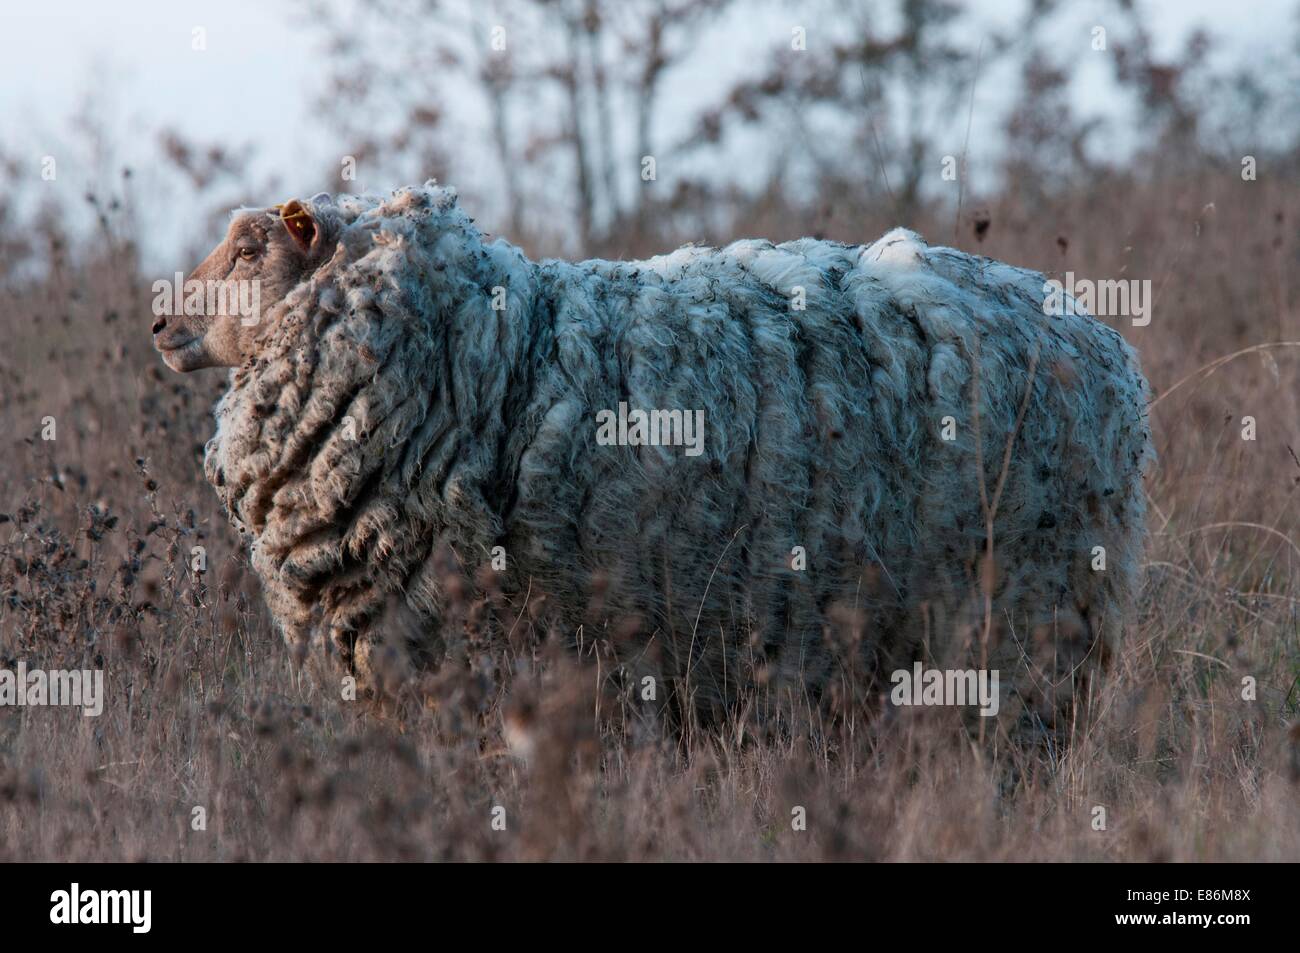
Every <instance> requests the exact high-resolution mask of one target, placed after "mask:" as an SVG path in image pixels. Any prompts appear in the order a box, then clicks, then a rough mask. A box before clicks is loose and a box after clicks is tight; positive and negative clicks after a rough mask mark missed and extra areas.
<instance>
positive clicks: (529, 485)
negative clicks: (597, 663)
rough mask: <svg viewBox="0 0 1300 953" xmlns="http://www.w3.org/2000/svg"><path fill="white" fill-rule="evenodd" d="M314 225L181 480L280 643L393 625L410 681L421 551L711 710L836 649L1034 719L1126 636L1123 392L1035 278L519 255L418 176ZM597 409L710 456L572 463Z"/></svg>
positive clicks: (341, 658) (790, 679)
mask: <svg viewBox="0 0 1300 953" xmlns="http://www.w3.org/2000/svg"><path fill="white" fill-rule="evenodd" d="M311 211H312V214H313V215H314V216H316V217H317V218H318V220H319V221H321V222H322V223H324V224H325V225H327V226H328V227H329V228H330V230H331V231H330V233H331V234H337V235H339V236H340V237H339V240H338V246H337V250H336V252H335V254H334V255H333V257H332V258H331V259H330V260H329V261H328V262H327V263H326V264H325V265H324V266H322V267H321V268H320V269H318V270H317V271H316V273H315V274H313V275H312V276H311V277H310V278H309V279H308V280H307V281H305V282H304V283H302V284H301V285H300V286H299V287H298V288H296V289H295V290H294V291H293V292H292V293H291V294H290V295H289V296H288V298H287V299H286V300H285V301H284V302H283V303H282V304H281V305H279V306H278V307H277V309H276V310H275V311H274V312H273V313H272V314H271V315H270V316H269V320H268V321H267V331H266V332H264V337H263V339H262V341H261V346H260V350H259V353H258V354H257V356H256V357H255V358H254V359H252V360H250V361H249V362H248V363H246V364H245V365H244V366H243V367H241V368H238V369H237V370H235V371H234V372H232V376H231V381H230V389H229V391H228V392H227V393H226V395H225V396H224V397H223V399H222V400H221V402H220V404H219V405H218V408H217V423H218V428H217V433H216V436H215V437H214V438H213V439H212V441H211V442H210V443H209V445H208V449H207V462H206V469H207V473H208V477H209V479H210V481H211V482H212V483H213V485H214V486H215V487H216V488H217V491H218V493H219V494H220V495H221V498H222V500H223V501H224V503H225V505H226V507H227V509H228V511H229V513H230V515H231V518H232V520H233V521H234V522H235V524H236V525H237V526H239V527H240V528H241V529H242V530H245V531H247V532H248V533H249V534H251V538H252V554H253V561H254V566H255V568H256V570H257V572H258V573H259V575H260V577H261V579H262V581H263V584H264V589H265V592H266V597H267V600H268V603H269V605H270V608H271V611H272V613H273V615H274V616H275V618H276V620H277V621H278V623H279V624H280V626H281V627H282V629H283V632H284V634H285V637H286V639H287V640H288V641H289V642H290V644H292V645H296V646H299V647H300V648H301V650H302V651H303V652H307V653H311V654H313V655H320V656H327V657H330V658H331V659H333V661H334V664H335V665H336V666H341V667H342V668H343V669H344V670H348V671H352V672H354V673H355V674H356V675H358V677H359V678H360V679H361V680H363V682H364V681H365V680H366V679H369V678H371V662H372V660H373V657H374V652H375V650H376V649H377V648H378V647H380V646H382V645H384V644H385V643H386V642H389V641H391V639H389V638H387V637H386V634H385V631H384V630H385V627H386V626H392V625H396V622H394V620H393V611H392V606H393V605H394V604H397V605H398V606H399V607H400V613H401V615H402V616H403V617H404V620H403V623H402V624H403V630H404V634H403V636H402V637H401V639H400V640H399V641H400V643H401V647H402V651H403V652H404V653H405V654H406V655H407V656H408V658H409V660H410V661H411V662H412V663H413V664H414V666H415V667H416V668H420V667H429V666H435V665H436V664H437V663H438V661H439V659H440V658H441V656H442V655H443V654H444V653H445V651H446V648H447V646H446V645H445V643H444V640H443V638H442V626H441V625H440V620H441V619H442V618H443V616H444V613H445V611H446V607H447V598H448V593H447V586H448V579H447V558H448V557H447V555H446V554H448V553H450V554H452V556H451V558H452V559H453V561H454V562H455V563H458V564H459V569H460V570H461V571H462V572H463V573H464V575H465V576H466V577H468V578H471V579H472V578H474V577H475V576H476V574H478V573H479V572H480V571H481V569H482V567H484V566H485V565H487V564H490V562H491V553H492V550H493V547H496V546H502V547H504V550H505V554H506V560H507V563H506V564H507V569H506V570H505V572H504V573H503V574H502V575H501V577H500V579H501V584H502V586H503V588H504V589H505V590H506V591H507V592H510V593H515V594H522V593H524V592H526V591H529V590H531V593H532V594H533V595H534V596H536V595H537V594H538V593H539V592H545V593H547V594H548V598H549V600H550V602H551V604H552V605H553V606H558V608H559V609H560V610H561V616H562V618H563V619H565V620H567V624H568V625H570V626H571V629H570V631H573V630H576V628H577V626H578V625H579V624H581V623H585V632H586V634H587V635H588V636H590V635H591V634H592V633H593V632H594V631H596V632H603V631H606V630H605V627H606V626H608V627H609V630H611V631H612V630H613V629H614V628H615V627H617V626H626V625H627V620H635V621H636V622H637V623H638V625H637V628H636V631H637V633H638V635H637V636H635V638H634V642H635V644H634V647H633V651H631V652H629V653H625V654H626V655H627V656H628V663H629V666H630V667H631V668H632V669H633V670H635V672H636V676H637V678H638V679H639V678H640V677H641V676H642V674H643V673H646V672H649V673H650V674H658V675H659V676H660V677H662V678H664V679H667V680H668V681H667V685H668V686H670V687H672V688H674V689H675V690H676V691H677V692H678V693H680V694H679V695H678V696H677V697H679V698H687V697H688V698H690V699H691V700H692V701H693V702H694V703H695V704H696V705H697V706H700V707H702V708H708V707H710V706H714V705H716V704H718V703H723V704H726V703H728V702H730V701H732V700H734V699H735V697H736V696H737V693H738V692H741V691H742V690H743V689H744V688H745V687H746V685H747V684H748V683H751V682H752V676H753V674H754V673H755V672H761V673H763V674H762V680H763V681H764V682H767V683H769V684H773V683H774V684H777V685H780V686H783V687H793V688H794V689H795V690H796V691H797V692H805V691H806V692H807V694H808V695H810V696H812V697H816V696H818V695H819V694H822V693H823V692H824V690H825V688H826V686H827V684H828V680H830V679H831V678H833V677H835V673H836V672H841V673H842V672H843V671H845V668H843V667H840V666H839V665H838V663H839V662H841V661H843V660H844V658H845V654H844V653H845V649H844V646H845V645H848V646H850V649H849V651H850V652H851V653H852V654H853V655H854V656H855V658H856V661H855V663H854V670H855V671H859V672H865V673H868V675H867V676H865V677H868V678H869V677H870V674H869V673H872V672H875V673H880V672H882V671H884V672H888V671H890V670H892V669H894V668H897V667H906V666H910V664H911V663H912V661H913V660H915V659H922V660H923V661H925V662H926V663H927V664H933V665H939V666H944V667H965V666H966V665H971V664H973V665H985V666H988V667H993V668H998V669H999V670H1000V677H1001V681H1002V687H1003V694H1004V696H1007V697H1012V696H1019V697H1021V698H1027V699H1028V698H1032V699H1035V700H1037V701H1040V702H1041V701H1042V700H1043V699H1046V701H1047V704H1046V710H1049V711H1050V710H1055V709H1056V707H1057V705H1058V704H1059V702H1060V698H1061V697H1065V698H1068V697H1069V695H1070V694H1072V692H1073V691H1074V690H1075V689H1076V688H1077V685H1078V682H1079V679H1080V677H1081V676H1082V675H1083V673H1086V672H1087V671H1090V670H1091V668H1092V666H1093V665H1094V664H1095V663H1098V662H1103V661H1104V660H1105V658H1106V656H1107V654H1108V652H1109V651H1111V650H1113V649H1115V648H1116V647H1117V645H1118V644H1119V641H1120V639H1121V635H1122V631H1123V627H1124V623H1125V618H1126V615H1127V614H1128V613H1129V612H1130V609H1131V605H1132V597H1133V593H1134V587H1135V583H1136V577H1137V572H1138V567H1139V563H1140V557H1141V551H1142V546H1143V538H1144V495H1143V488H1142V477H1143V473H1144V470H1145V468H1146V466H1147V464H1148V462H1149V460H1150V458H1151V457H1152V451H1151V447H1150V440H1149V434H1148V427H1147V420H1146V405H1147V401H1148V391H1147V385H1146V382H1145V380H1144V379H1143V377H1142V375H1141V373H1140V371H1139V369H1138V366H1137V361H1136V358H1135V355H1134V352H1133V351H1132V349H1131V348H1130V347H1129V346H1128V345H1127V344H1126V343H1125V342H1124V340H1123V339H1122V338H1121V337H1120V335H1119V334H1117V333H1116V332H1115V331H1113V330H1111V329H1109V328H1107V327H1106V326H1105V325H1103V324H1101V323H1100V322H1098V321H1096V320H1094V319H1092V318H1091V317H1087V316H1075V315H1067V316H1063V317H1056V316H1047V315H1045V314H1044V313H1043V301H1044V294H1045V293H1044V279H1043V277H1042V276H1041V275H1039V274H1036V273H1033V272H1029V271H1025V270H1021V269H1018V268H1013V267H1010V266H1008V265H1004V264H1001V263H998V262H995V261H991V260H989V259H986V258H977V257H973V256H970V255H966V254H963V253H961V252H958V251H955V250H952V249H949V248H932V247H929V246H927V245H926V244H925V243H924V242H923V241H922V240H921V238H920V237H919V236H917V235H915V234H913V233H912V232H908V231H905V230H902V229H897V230H895V231H892V232H890V233H889V234H887V235H885V236H884V237H883V238H881V239H880V240H878V241H876V242H875V243H873V244H871V245H867V246H849V245H842V244H838V243H835V242H828V241H815V240H811V239H803V240H800V241H795V242H789V243H786V244H782V245H773V244H771V243H770V242H766V241H741V242H736V243H734V244H732V245H729V246H727V247H726V248H723V249H721V250H715V249H711V248H703V247H685V248H681V249H678V250H677V251H675V252H673V253H672V254H670V255H666V256H661V257H657V258H653V259H650V260H648V261H630V262H613V261H586V262H581V263H577V264H573V263H569V262H562V261H542V262H533V261H530V260H528V259H527V258H525V257H524V255H523V254H522V253H521V252H520V251H519V250H518V249H517V248H515V247H513V246H512V245H510V244H508V243H506V242H504V241H500V240H497V241H494V242H491V243H485V242H484V241H483V239H482V237H481V235H480V233H479V232H478V231H477V230H476V229H475V228H474V226H473V224H472V222H471V220H470V219H469V218H468V216H467V215H466V214H465V213H464V212H463V211H462V210H461V209H460V208H459V207H458V206H457V204H456V199H455V193H454V192H453V191H451V190H447V189H443V188H438V187H435V186H433V185H432V184H431V183H430V184H428V185H426V186H425V187H420V188H407V189H403V190H399V191H398V192H395V193H394V194H393V195H392V196H391V197H390V198H388V199H386V200H379V199H370V198H356V197H351V196H340V197H339V198H337V199H336V200H329V199H327V198H321V199H317V200H313V202H312V203H311ZM800 288H802V289H803V292H802V299H803V301H802V303H803V304H804V307H803V308H802V309H800V307H799V306H798V305H799V303H800V298H801V294H800V292H799V290H798V289H800ZM494 298H495V304H496V305H497V307H494ZM620 403H623V404H626V405H627V408H628V410H629V412H630V411H631V410H637V409H641V410H646V411H649V410H655V409H659V410H682V411H685V412H688V414H689V412H690V411H694V410H699V411H702V412H703V417H702V419H703V434H702V436H703V441H702V448H701V449H702V452H699V453H698V454H694V453H687V448H686V447H682V446H628V445H605V443H604V442H602V441H598V439H597V436H598V432H599V431H600V424H599V422H598V419H597V415H598V413H599V412H601V411H614V412H615V414H617V413H618V408H619V405H620ZM1008 447H1009V449H1008ZM1004 463H1005V472H1004ZM981 487H982V488H981ZM999 489H1000V492H999ZM990 510H993V513H994V516H993V520H992V551H993V558H992V559H991V560H989V561H988V562H987V563H986V562H985V561H984V560H983V556H982V554H983V553H984V551H985V549H986V546H987V543H988V537H989V534H988V525H987V520H986V515H987V514H988V513H989V511H990ZM1101 566H1104V568H1098V567H1101ZM594 590H597V591H599V593H600V598H599V600H598V603H599V609H598V610H595V611H596V612H597V613H598V617H597V618H593V617H592V613H593V609H592V607H591V606H592V593H593V591H594ZM986 595H988V596H989V601H988V602H987V603H986V600H985V596H986ZM412 622H414V624H413V625H412ZM1038 707H1040V708H1042V707H1043V706H1042V705H1039V706H1038Z"/></svg>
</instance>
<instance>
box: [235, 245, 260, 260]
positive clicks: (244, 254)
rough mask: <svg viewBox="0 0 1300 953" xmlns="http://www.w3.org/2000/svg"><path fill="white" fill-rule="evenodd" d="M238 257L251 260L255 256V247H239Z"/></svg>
mask: <svg viewBox="0 0 1300 953" xmlns="http://www.w3.org/2000/svg"><path fill="white" fill-rule="evenodd" d="M239 257H240V258H242V259H244V261H252V260H253V259H254V258H256V257H257V249H256V248H241V249H239Z"/></svg>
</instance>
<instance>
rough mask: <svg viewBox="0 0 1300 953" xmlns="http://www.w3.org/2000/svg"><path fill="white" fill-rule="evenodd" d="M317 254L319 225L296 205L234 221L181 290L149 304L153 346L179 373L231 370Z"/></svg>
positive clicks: (321, 248) (320, 253) (320, 254)
mask: <svg viewBox="0 0 1300 953" xmlns="http://www.w3.org/2000/svg"><path fill="white" fill-rule="evenodd" d="M325 248H326V236H325V235H324V234H323V229H322V228H321V226H320V224H319V222H318V221H317V219H316V218H315V217H313V216H312V214H311V213H310V212H309V211H308V209H307V208H306V207H304V206H303V205H302V203H300V202H298V201H296V200H295V201H292V202H288V203H286V204H285V205H282V206H277V207H275V208H272V209H267V210H260V211H253V212H243V213H241V214H239V215H237V216H235V218H234V219H233V220H232V221H231V223H230V230H229V231H228V232H227V234H226V237H225V239H224V240H223V241H222V242H221V244H220V245H218V246H217V247H216V248H215V249H214V250H213V252H212V254H210V255H208V257H207V258H205V259H204V260H203V262H202V263H201V264H200V265H199V266H198V267H197V268H195V269H194V270H193V271H192V272H190V274H189V277H188V278H187V279H186V281H185V284H184V289H183V291H182V292H181V293H180V294H179V295H178V294H175V293H173V292H171V291H168V292H166V293H164V294H159V295H158V297H157V298H155V308H154V311H155V314H158V316H157V317H156V318H155V320H154V323H153V344H154V347H155V348H157V349H158V353H159V354H161V355H162V359H163V360H164V361H165V362H166V363H167V366H168V367H170V368H171V369H172V370H174V371H179V372H181V373H185V372H187V371H196V370H198V369H200V368H203V367H238V366H239V365H240V364H243V363H244V361H245V360H247V359H248V358H249V357H251V356H252V355H253V354H254V353H255V350H256V345H257V340H258V338H259V336H260V335H261V333H262V332H263V331H264V330H265V323H264V318H265V316H266V315H267V314H269V313H270V312H271V311H272V309H273V308H274V307H275V305H276V304H278V303H279V302H280V301H283V300H284V298H285V296H286V295H288V293H289V292H290V291H292V290H293V289H294V288H295V287H296V286H297V285H298V284H300V283H301V282H302V281H303V280H304V279H306V278H307V277H308V276H310V275H311V273H312V272H313V271H314V270H315V269H316V268H317V267H318V266H319V265H320V263H321V261H322V260H323V258H324V257H325V256H324V252H325ZM177 305H180V307H179V308H178V307H177ZM160 311H162V312H165V313H163V314H159V312H160Z"/></svg>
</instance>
